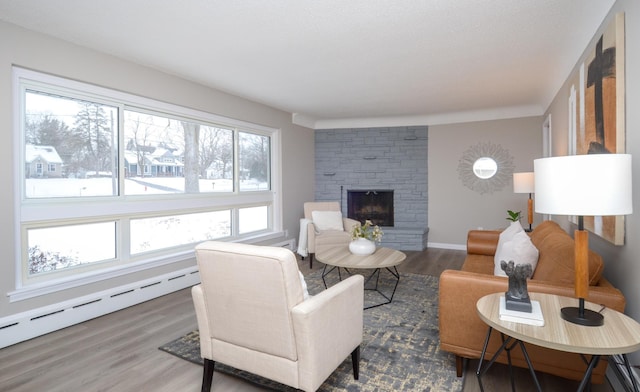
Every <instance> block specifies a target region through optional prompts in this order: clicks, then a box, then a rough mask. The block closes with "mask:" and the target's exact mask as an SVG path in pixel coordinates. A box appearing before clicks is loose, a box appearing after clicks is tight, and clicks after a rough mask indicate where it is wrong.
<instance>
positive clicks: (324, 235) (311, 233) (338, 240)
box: [304, 201, 360, 268]
mask: <svg viewBox="0 0 640 392" xmlns="http://www.w3.org/2000/svg"><path fill="white" fill-rule="evenodd" d="M313 211H340V203H339V202H337V201H310V202H306V203H304V217H305V219H309V220H311V221H312V222H311V223H309V224H308V225H307V252H308V253H309V268H313V256H314V254H315V253H316V249H317V248H318V246H324V245H330V246H331V245H335V246H342V245H347V244H348V243H349V242H351V230H352V229H353V226H357V225H360V222H358V221H357V220H355V219H351V218H345V217H343V218H342V226H343V230H341V231H340V230H323V231H320V230H318V229H317V227H316V226H315V225H314V224H313Z"/></svg>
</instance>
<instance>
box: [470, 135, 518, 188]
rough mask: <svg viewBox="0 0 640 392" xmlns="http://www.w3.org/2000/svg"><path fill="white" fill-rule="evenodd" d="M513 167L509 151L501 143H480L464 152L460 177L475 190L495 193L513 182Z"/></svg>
mask: <svg viewBox="0 0 640 392" xmlns="http://www.w3.org/2000/svg"><path fill="white" fill-rule="evenodd" d="M513 168H514V165H513V157H512V156H511V154H509V151H507V150H506V149H504V148H502V146H500V145H499V144H493V143H487V142H485V143H478V144H476V145H475V146H471V147H469V148H468V149H467V150H466V151H465V152H464V153H463V154H462V157H461V158H460V161H459V162H458V177H459V178H460V180H461V181H462V183H463V184H464V186H466V187H467V188H469V189H471V190H473V191H475V192H478V193H480V194H484V193H493V192H496V191H499V190H501V189H502V188H504V187H506V186H508V185H510V184H511V181H512V175H513Z"/></svg>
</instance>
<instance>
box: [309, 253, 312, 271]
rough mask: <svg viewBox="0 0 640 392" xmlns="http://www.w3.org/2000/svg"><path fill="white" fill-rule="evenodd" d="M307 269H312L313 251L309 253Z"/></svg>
mask: <svg viewBox="0 0 640 392" xmlns="http://www.w3.org/2000/svg"><path fill="white" fill-rule="evenodd" d="M309 269H313V253H309Z"/></svg>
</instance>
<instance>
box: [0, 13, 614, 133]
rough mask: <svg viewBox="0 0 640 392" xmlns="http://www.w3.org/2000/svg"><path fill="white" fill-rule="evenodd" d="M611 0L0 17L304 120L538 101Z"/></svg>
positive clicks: (441, 116) (515, 111)
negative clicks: (265, 105) (262, 104)
mask: <svg viewBox="0 0 640 392" xmlns="http://www.w3.org/2000/svg"><path fill="white" fill-rule="evenodd" d="M614 2H615V0H580V1H576V0H517V1H513V0H483V1H478V0H396V1H393V0H349V1H344V0H322V1H318V0H271V1H265V0H233V1H225V0H182V1H180V0H109V1H104V0H19V1H18V0H0V20H2V21H6V22H9V23H13V24H16V25H19V26H23V27H25V28H27V29H31V30H35V31H38V32H42V33H45V34H49V35H52V36H55V37H58V38H61V39H63V40H66V41H70V42H73V43H76V44H78V45H82V46H86V47H89V48H92V49H95V50H98V51H102V52H105V53H109V54H112V55H114V56H118V57H121V58H124V59H127V60H129V61H132V62H135V63H139V64H142V65H146V66H149V67H152V68H155V69H158V70H161V71H163V72H166V73H169V74H173V75H177V76H180V77H182V78H185V79H188V80H192V81H195V82H197V83H200V84H203V85H206V86H210V87H213V88H215V89H218V90H222V91H225V92H228V93H231V94H234V95H237V96H240V97H244V98H247V99H250V100H253V101H256V102H260V103H264V104H267V105H269V106H272V107H275V108H278V109H281V110H284V111H287V112H290V113H292V114H293V121H294V122H297V123H299V124H302V125H307V126H311V127H316V128H322V127H340V125H342V124H349V123H352V124H356V123H360V124H368V126H371V125H372V124H375V123H384V122H385V121H386V122H389V123H393V124H396V125H404V124H411V123H415V124H434V123H444V122H448V121H455V122H459V121H461V120H464V119H469V120H476V119H488V118H501V117H502V118H504V117H516V116H528V115H541V114H543V112H544V110H545V109H546V108H547V106H548V105H549V104H550V102H551V100H552V98H553V96H554V95H555V94H556V92H557V90H558V89H559V88H560V86H561V84H562V83H563V81H564V80H565V79H566V78H567V77H568V75H569V73H570V71H571V69H572V68H573V66H574V65H575V64H576V62H577V60H578V59H579V57H580V56H581V54H582V52H583V51H584V49H585V48H586V46H587V44H588V43H589V41H590V39H591V38H592V37H593V35H594V34H595V32H596V30H597V29H598V27H599V26H600V24H601V22H602V21H603V19H604V17H605V16H606V15H607V13H608V11H609V9H610V8H611V6H612V5H613V3H614Z"/></svg>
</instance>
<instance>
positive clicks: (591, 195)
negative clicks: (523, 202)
mask: <svg viewBox="0 0 640 392" xmlns="http://www.w3.org/2000/svg"><path fill="white" fill-rule="evenodd" d="M533 165H534V173H535V190H536V212H539V213H544V214H553V215H575V216H577V217H578V229H577V230H576V231H575V234H574V242H575V282H574V285H575V296H576V298H578V301H579V303H578V307H577V308H576V307H565V308H562V309H561V315H562V318H563V319H565V320H567V321H569V322H572V323H575V324H580V325H586V326H598V325H602V324H603V323H604V317H603V316H602V314H601V313H599V312H594V311H592V310H589V309H585V308H584V301H585V298H586V297H587V295H588V292H589V261H588V257H589V234H588V232H587V231H585V230H584V219H583V217H584V216H608V215H627V214H631V213H632V211H633V206H632V201H631V200H632V199H631V155H629V154H588V155H571V156H564V157H552V158H542V159H536V160H534V162H533Z"/></svg>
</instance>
